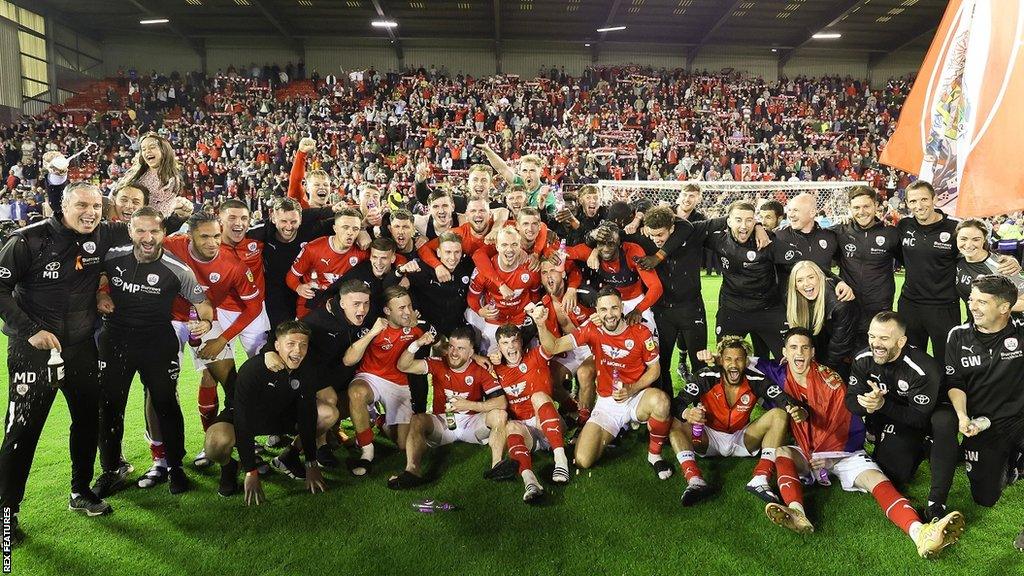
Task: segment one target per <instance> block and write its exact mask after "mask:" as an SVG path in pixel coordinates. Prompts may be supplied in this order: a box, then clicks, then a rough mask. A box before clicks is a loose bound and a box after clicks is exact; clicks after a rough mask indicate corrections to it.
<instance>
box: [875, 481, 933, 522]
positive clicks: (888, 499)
mask: <svg viewBox="0 0 1024 576" xmlns="http://www.w3.org/2000/svg"><path fill="white" fill-rule="evenodd" d="M871 495H872V496H874V497H875V501H876V502H878V505H879V506H881V507H882V510H884V511H885V516H886V518H888V519H889V520H891V521H892V523H893V524H895V525H897V526H899V527H900V528H901V529H903V531H904V532H906V533H907V534H910V527H911V526H912V525H913V524H914V522H920V521H921V517H920V516H918V515H917V512H916V511H915V510H914V509H913V508H912V507H911V506H910V501H908V500H907V499H906V498H904V497H903V495H902V494H900V493H899V491H898V490H896V487H895V486H893V485H892V482H890V481H888V480H886V481H884V482H879V483H878V486H875V489H874V490H872V491H871Z"/></svg>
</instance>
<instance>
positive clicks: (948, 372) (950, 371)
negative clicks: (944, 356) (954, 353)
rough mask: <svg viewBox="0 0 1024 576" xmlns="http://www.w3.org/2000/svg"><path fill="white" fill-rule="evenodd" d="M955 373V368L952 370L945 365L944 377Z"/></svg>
mask: <svg viewBox="0 0 1024 576" xmlns="http://www.w3.org/2000/svg"><path fill="white" fill-rule="evenodd" d="M955 372H956V369H955V368H953V367H952V366H950V365H949V364H947V365H946V375H948V376H952V375H953V374H954V373H955Z"/></svg>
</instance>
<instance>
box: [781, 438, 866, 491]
mask: <svg viewBox="0 0 1024 576" xmlns="http://www.w3.org/2000/svg"><path fill="white" fill-rule="evenodd" d="M792 448H796V447H795V446H792ZM797 450H798V451H799V452H800V454H802V455H803V456H804V459H806V460H807V462H810V461H811V459H810V458H807V455H806V454H804V453H803V450H800V449H799V448H797ZM818 456H819V457H821V458H835V457H836V456H835V455H834V454H819V455H818ZM868 470H877V471H879V472H881V471H882V469H881V468H879V467H878V464H875V461H874V460H872V459H871V457H870V456H868V453H867V452H865V451H863V450H858V451H856V452H852V453H850V454H849V455H848V456H845V457H843V458H840V459H839V460H837V461H836V462H835V464H833V465H832V466H831V467H830V468H828V471H829V472H831V473H832V475H834V476H835V477H837V478H839V482H840V484H842V486H843V490H845V491H847V492H867V490H863V489H861V488H857V487H855V486H854V485H853V483H854V482H855V481H856V480H857V477H858V476H860V475H861V474H862V473H863V472H867V471H868ZM815 480H817V479H816V478H815Z"/></svg>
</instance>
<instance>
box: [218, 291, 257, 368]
mask: <svg viewBox="0 0 1024 576" xmlns="http://www.w3.org/2000/svg"><path fill="white" fill-rule="evenodd" d="M241 315H242V313H241V312H235V311H233V310H225V309H223V308H217V320H219V321H220V322H221V325H222V326H231V325H232V324H234V323H235V320H236V319H237V318H238V317H239V316H241ZM269 330H270V318H269V317H268V316H267V304H266V303H265V302H264V303H263V310H262V311H261V312H260V315H259V316H257V317H256V318H254V319H253V321H252V322H249V325H248V326H246V327H245V328H244V329H242V331H241V332H239V333H238V339H239V340H241V341H242V348H243V349H244V350H245V355H246V356H248V357H249V358H252V357H253V356H255V355H257V354H259V352H260V349H261V348H263V345H264V344H266V343H267V332H268V331H269Z"/></svg>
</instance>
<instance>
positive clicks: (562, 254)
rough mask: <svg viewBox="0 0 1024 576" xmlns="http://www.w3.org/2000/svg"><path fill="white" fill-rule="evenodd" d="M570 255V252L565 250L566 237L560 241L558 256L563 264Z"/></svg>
mask: <svg viewBox="0 0 1024 576" xmlns="http://www.w3.org/2000/svg"><path fill="white" fill-rule="evenodd" d="M568 257H569V254H568V253H567V252H566V250H565V238H562V239H561V240H559V241H558V258H559V259H561V261H562V264H565V259H566V258H568Z"/></svg>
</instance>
